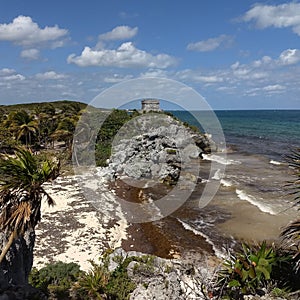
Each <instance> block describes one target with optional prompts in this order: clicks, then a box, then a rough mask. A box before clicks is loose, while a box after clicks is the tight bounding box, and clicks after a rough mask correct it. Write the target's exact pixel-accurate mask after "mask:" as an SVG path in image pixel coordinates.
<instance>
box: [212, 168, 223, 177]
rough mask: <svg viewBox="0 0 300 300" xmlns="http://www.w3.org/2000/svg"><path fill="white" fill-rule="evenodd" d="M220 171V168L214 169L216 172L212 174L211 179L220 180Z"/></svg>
mask: <svg viewBox="0 0 300 300" xmlns="http://www.w3.org/2000/svg"><path fill="white" fill-rule="evenodd" d="M220 172H221V170H220V169H218V170H217V171H216V173H215V174H214V176H213V177H212V178H211V179H215V180H220V179H221V177H222V176H221V174H220Z"/></svg>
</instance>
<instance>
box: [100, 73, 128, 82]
mask: <svg viewBox="0 0 300 300" xmlns="http://www.w3.org/2000/svg"><path fill="white" fill-rule="evenodd" d="M131 78H132V75H125V76H123V75H120V74H113V75H112V76H106V77H105V78H104V79H103V81H104V82H106V83H118V82H121V81H124V80H129V79H131Z"/></svg>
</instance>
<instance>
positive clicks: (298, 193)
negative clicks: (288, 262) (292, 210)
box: [281, 149, 300, 271]
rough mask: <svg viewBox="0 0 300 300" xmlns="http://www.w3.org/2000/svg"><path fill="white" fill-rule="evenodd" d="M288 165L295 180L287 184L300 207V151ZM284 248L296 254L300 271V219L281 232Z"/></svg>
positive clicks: (289, 159)
mask: <svg viewBox="0 0 300 300" xmlns="http://www.w3.org/2000/svg"><path fill="white" fill-rule="evenodd" d="M288 163H289V166H290V167H291V168H293V169H294V173H295V179H294V180H293V181H292V182H289V183H288V184H287V186H288V188H289V190H290V194H292V195H293V196H294V200H295V201H296V203H295V205H300V149H297V150H295V151H293V152H292V154H291V155H289V156H288ZM281 237H282V238H283V246H284V247H288V248H289V249H291V250H292V251H293V252H294V258H295V261H296V266H295V267H296V270H297V271H299V270H300V219H298V220H296V221H294V222H292V223H290V224H289V225H287V226H286V227H285V228H284V229H283V231H282V232H281Z"/></svg>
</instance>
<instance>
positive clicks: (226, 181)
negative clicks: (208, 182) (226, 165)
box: [221, 179, 233, 187]
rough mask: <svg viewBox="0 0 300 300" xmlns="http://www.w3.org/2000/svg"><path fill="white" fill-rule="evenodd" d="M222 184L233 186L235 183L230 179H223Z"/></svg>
mask: <svg viewBox="0 0 300 300" xmlns="http://www.w3.org/2000/svg"><path fill="white" fill-rule="evenodd" d="M221 184H222V185H223V186H225V187H231V186H233V183H232V182H231V181H230V180H225V179H221Z"/></svg>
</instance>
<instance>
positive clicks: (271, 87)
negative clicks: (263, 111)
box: [262, 84, 285, 92]
mask: <svg viewBox="0 0 300 300" xmlns="http://www.w3.org/2000/svg"><path fill="white" fill-rule="evenodd" d="M262 89H263V90H264V91H266V92H277V91H282V90H285V86H283V85H280V84H273V85H267V86H264V87H263V88H262Z"/></svg>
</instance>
